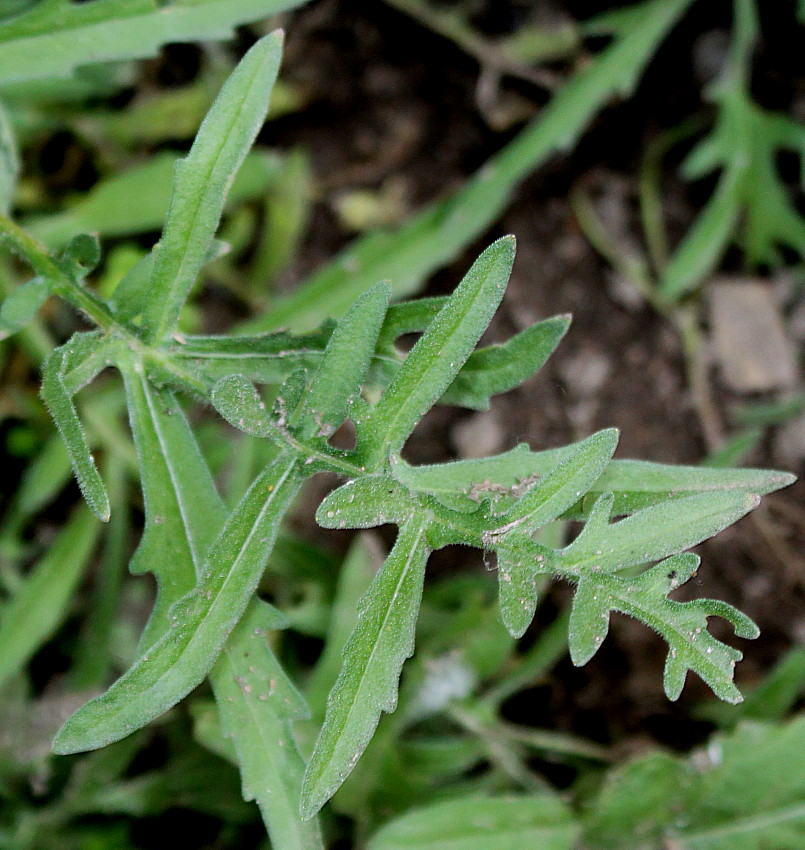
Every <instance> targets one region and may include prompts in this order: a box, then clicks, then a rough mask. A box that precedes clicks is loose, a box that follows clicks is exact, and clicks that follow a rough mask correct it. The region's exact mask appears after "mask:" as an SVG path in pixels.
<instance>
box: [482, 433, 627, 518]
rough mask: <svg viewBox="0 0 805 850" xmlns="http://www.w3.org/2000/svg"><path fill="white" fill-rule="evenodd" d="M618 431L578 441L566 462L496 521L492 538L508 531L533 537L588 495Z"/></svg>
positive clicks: (600, 471) (613, 445) (602, 468)
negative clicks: (536, 532) (530, 534)
mask: <svg viewBox="0 0 805 850" xmlns="http://www.w3.org/2000/svg"><path fill="white" fill-rule="evenodd" d="M618 436H619V434H618V431H617V429H615V428H608V429H606V430H604V431H599V432H598V433H597V434H593V435H592V437H588V438H587V439H586V440H582V441H581V442H580V443H578V445H576V446H574V447H573V451H572V452H571V453H569V454H568V456H567V458H566V459H564V460H562V461H561V462H560V463H558V464H557V465H556V466H555V467H554V468H553V469H552V470H551V471H550V472H549V473H548V474H547V475H546V476H545V477H544V478H542V479H541V480H540V481H538V483H536V484H534V485H533V486H532V487H530V488H529V489H528V490H526V491H525V492H524V493H523V494H522V495H521V496H520V497H519V498H518V499H517V502H516V504H515V505H514V507H512V508H510V509H509V510H508V511H507V512H506V513H504V514H502V515H501V516H499V517H498V520H499V522H500V525H499V527H498V528H497V529H496V531H495V532H494V533H495V535H502V534H505V533H506V532H507V531H509V529H512V528H517V529H518V531H521V532H525V533H533V532H535V531H537V530H538V529H539V528H540V527H541V526H543V525H545V524H546V523H548V522H550V521H551V520H554V519H556V518H557V517H559V516H561V515H562V514H563V513H565V511H567V510H568V509H569V508H571V507H572V506H573V505H574V504H575V503H576V502H578V500H579V499H580V498H581V497H582V496H583V495H584V494H585V493H586V492H587V491H588V489H589V488H590V486H591V485H592V484H593V483H594V482H595V481H596V480H597V479H598V478H600V476H601V473H602V472H603V470H604V467H605V466H606V465H607V463H608V462H609V459H610V458H611V457H612V455H613V453H614V451H615V447H616V446H617V445H618Z"/></svg>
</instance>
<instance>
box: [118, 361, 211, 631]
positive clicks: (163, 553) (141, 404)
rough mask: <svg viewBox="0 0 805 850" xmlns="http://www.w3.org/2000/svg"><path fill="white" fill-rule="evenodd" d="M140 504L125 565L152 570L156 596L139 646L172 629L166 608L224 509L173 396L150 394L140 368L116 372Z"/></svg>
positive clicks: (193, 574) (189, 584) (190, 577)
mask: <svg viewBox="0 0 805 850" xmlns="http://www.w3.org/2000/svg"><path fill="white" fill-rule="evenodd" d="M121 371H122V374H123V379H124V383H125V387H126V404H127V406H128V410H129V419H130V422H131V430H132V433H133V435H134V444H135V446H136V448H137V458H138V462H139V468H140V479H141V482H142V490H143V500H144V502H145V529H144V531H143V536H142V539H141V541H140V545H139V546H138V548H137V551H136V552H135V553H134V557H133V558H132V561H131V564H130V566H129V569H130V570H131V572H132V573H135V574H137V573H144V572H152V573H153V574H154V576H155V578H156V580H157V589H158V592H157V599H156V603H155V605H154V610H153V611H152V613H151V617H150V619H149V621H148V625H147V626H146V628H145V631H144V633H143V636H142V638H141V639H140V646H141V647H142V648H147V647H149V646H150V645H151V644H153V643H154V642H155V641H156V640H157V639H158V638H160V637H162V635H163V634H164V633H165V632H166V631H167V630H168V629H169V628H170V619H169V615H168V612H169V610H170V607H171V606H172V605H173V604H174V603H175V602H177V601H178V600H179V599H181V598H182V597H183V596H185V595H186V594H187V593H189V592H190V591H191V590H192V589H193V588H194V587H195V586H196V579H197V570H198V569H199V568H200V565H201V564H202V563H203V560H204V556H205V554H206V552H207V550H208V549H209V547H210V545H211V543H212V541H213V540H214V539H215V535H216V534H217V533H218V531H219V529H220V528H221V526H222V525H223V523H224V520H225V518H226V512H225V509H224V506H223V502H222V501H221V498H220V496H219V495H218V492H217V491H216V489H215V485H214V484H213V481H212V477H211V476H210V472H209V470H208V469H207V465H206V464H205V463H204V460H203V458H202V457H201V453H200V452H199V449H198V446H197V444H196V441H195V438H194V437H193V433H192V431H191V430H190V426H189V424H188V422H187V419H186V418H185V415H184V413H183V412H182V409H181V407H180V406H179V404H178V402H177V401H176V399H175V398H174V397H173V396H172V395H171V394H170V393H169V392H167V391H162V392H158V391H156V390H155V389H154V388H153V387H152V386H151V385H150V384H149V383H148V381H147V380H146V378H145V376H144V375H143V374H142V371H141V370H140V369H138V368H137V366H135V367H134V368H126V367H125V366H124V367H123V368H122V369H121Z"/></svg>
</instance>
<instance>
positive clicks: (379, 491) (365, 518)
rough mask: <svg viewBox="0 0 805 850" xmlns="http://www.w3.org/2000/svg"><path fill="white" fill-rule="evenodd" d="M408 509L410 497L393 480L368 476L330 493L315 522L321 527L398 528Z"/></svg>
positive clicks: (408, 514)
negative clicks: (384, 526) (395, 526)
mask: <svg viewBox="0 0 805 850" xmlns="http://www.w3.org/2000/svg"><path fill="white" fill-rule="evenodd" d="M411 510H412V503H411V494H410V493H409V492H408V491H407V490H406V489H405V488H404V487H401V486H400V484H399V483H398V482H397V481H395V480H394V479H393V478H389V477H388V476H385V475H378V476H369V477H366V478H356V479H355V480H354V481H350V482H348V483H347V484H344V485H343V486H342V487H339V488H338V489H337V490H333V492H332V493H330V494H329V495H328V496H327V497H326V498H325V499H324V500H323V501H322V503H321V504H320V505H319V507H318V510H317V511H316V522H318V524H319V525H320V526H321V527H322V528H373V527H374V526H376V525H385V524H386V523H389V522H393V523H396V524H397V525H402V524H403V523H404V522H405V521H406V520H407V519H408V518H409V517H410V516H411Z"/></svg>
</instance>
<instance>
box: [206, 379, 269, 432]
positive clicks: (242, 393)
mask: <svg viewBox="0 0 805 850" xmlns="http://www.w3.org/2000/svg"><path fill="white" fill-rule="evenodd" d="M210 401H211V402H212V403H213V405H214V406H215V409H216V410H217V411H218V412H219V413H220V414H221V416H223V417H224V419H226V421H227V422H229V423H230V424H231V425H234V426H235V427H236V428H239V429H240V430H241V431H245V432H246V433H247V434H251V435H253V436H255V437H277V435H278V433H279V431H278V428H279V423H275V422H274V421H273V420H272V419H271V417H270V416H269V415H268V411H267V410H266V405H265V402H264V401H263V400H262V399H261V398H260V396H259V395H258V393H257V390H256V389H255V388H254V385H253V384H252V383H251V382H250V381H247V380H246V379H245V378H243V377H241V376H240V375H231V376H230V377H228V378H224V379H223V380H220V381H218V383H217V384H216V385H215V386H214V387H213V388H212V395H211V396H210Z"/></svg>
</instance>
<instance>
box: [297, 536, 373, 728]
mask: <svg viewBox="0 0 805 850" xmlns="http://www.w3.org/2000/svg"><path fill="white" fill-rule="evenodd" d="M369 544H370V539H368V538H366V537H364V536H363V535H361V536H359V537H356V538H355V541H354V543H353V544H352V546H351V547H350V549H349V551H348V552H347V555H346V557H345V558H344V563H343V564H342V565H341V570H340V572H339V575H338V586H337V587H336V591H335V597H334V598H333V604H332V607H331V609H330V620H329V625H328V628H327V636H326V639H325V641H324V649H323V650H322V653H321V655H320V656H319V658H318V660H317V661H316V666H315V667H314V668H313V672H312V673H311V675H310V678H309V679H308V683H307V687H306V689H305V694H306V696H307V701H308V703H309V704H310V711H311V714H312V716H313V719H314V720H315V721H316V722H317V723H321V721H322V720H323V719H324V713H325V704H326V700H327V694H328V693H329V692H330V689H331V688H332V686H333V685H334V684H335V681H336V679H337V678H338V671H339V670H340V669H341V662H342V660H343V653H344V647H345V646H346V644H347V640H348V639H349V635H350V633H351V631H352V629H353V626H354V624H355V611H356V609H357V607H358V600H359V599H360V598H361V596H363V594H364V593H365V592H366V591H367V589H368V588H369V585H370V583H371V581H372V579H373V578H374V575H375V573H376V572H377V563H375V561H376V559H377V555H378V553H377V552H376V551H374V550H375V549H376V548H377V547H376V546H370V545H369Z"/></svg>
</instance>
